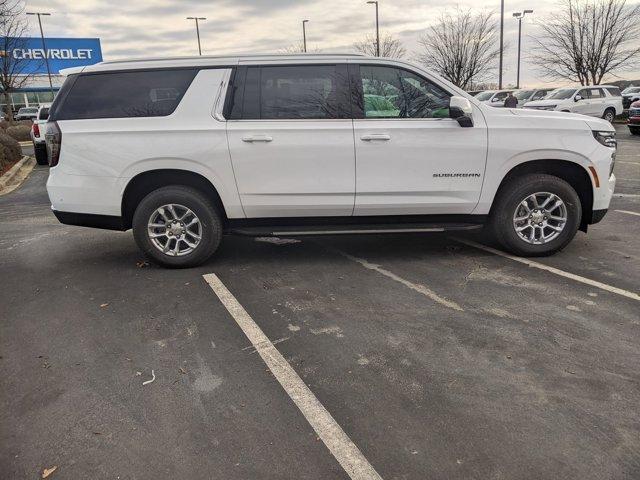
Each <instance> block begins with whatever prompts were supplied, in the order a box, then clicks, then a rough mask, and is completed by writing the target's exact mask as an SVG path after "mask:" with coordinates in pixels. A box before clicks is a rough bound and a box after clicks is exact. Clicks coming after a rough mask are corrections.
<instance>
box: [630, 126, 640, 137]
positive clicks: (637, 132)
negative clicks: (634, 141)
mask: <svg viewBox="0 0 640 480" xmlns="http://www.w3.org/2000/svg"><path fill="white" fill-rule="evenodd" d="M629 131H630V132H631V135H640V127H629Z"/></svg>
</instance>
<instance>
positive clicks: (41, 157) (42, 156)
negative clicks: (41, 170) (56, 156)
mask: <svg viewBox="0 0 640 480" xmlns="http://www.w3.org/2000/svg"><path fill="white" fill-rule="evenodd" d="M33 153H34V155H35V157H36V163H37V164H38V165H48V164H49V160H48V159H47V146H46V145H42V144H39V143H34V144H33Z"/></svg>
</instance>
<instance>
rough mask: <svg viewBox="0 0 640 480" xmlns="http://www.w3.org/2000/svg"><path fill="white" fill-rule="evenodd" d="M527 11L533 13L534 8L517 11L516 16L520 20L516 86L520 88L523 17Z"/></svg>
mask: <svg viewBox="0 0 640 480" xmlns="http://www.w3.org/2000/svg"><path fill="white" fill-rule="evenodd" d="M527 13H533V10H524V11H523V12H515V13H514V14H513V16H514V18H516V19H517V20H518V73H517V76H516V88H520V44H521V42H522V19H523V18H524V17H525V16H526V15H527Z"/></svg>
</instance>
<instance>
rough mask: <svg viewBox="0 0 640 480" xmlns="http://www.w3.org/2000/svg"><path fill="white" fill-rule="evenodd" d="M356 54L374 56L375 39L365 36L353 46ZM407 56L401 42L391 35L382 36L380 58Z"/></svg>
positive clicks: (371, 36)
mask: <svg viewBox="0 0 640 480" xmlns="http://www.w3.org/2000/svg"><path fill="white" fill-rule="evenodd" d="M353 48H355V49H356V50H357V51H358V52H360V53H362V54H364V55H368V56H370V57H375V56H376V37H374V36H373V35H367V37H366V38H365V39H364V40H362V41H361V42H356V43H354V44H353ZM406 54H407V49H406V48H404V46H403V45H402V42H401V41H400V40H399V39H397V38H394V37H393V36H391V35H384V36H383V37H382V38H380V56H381V57H385V58H402V57H404V56H405V55H406Z"/></svg>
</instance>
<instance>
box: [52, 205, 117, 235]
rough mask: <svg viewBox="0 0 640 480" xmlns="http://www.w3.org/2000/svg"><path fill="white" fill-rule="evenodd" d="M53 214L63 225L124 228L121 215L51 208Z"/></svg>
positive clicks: (111, 228)
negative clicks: (63, 210)
mask: <svg viewBox="0 0 640 480" xmlns="http://www.w3.org/2000/svg"><path fill="white" fill-rule="evenodd" d="M53 214H54V215H55V216H56V218H57V219H58V221H59V222H60V223H64V224H65V225H75V226H78V227H91V228H102V229H105V230H121V231H124V230H126V228H125V227H124V222H123V221H122V217H115V216H112V215H95V214H92V213H74V212H59V211H57V210H53Z"/></svg>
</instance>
